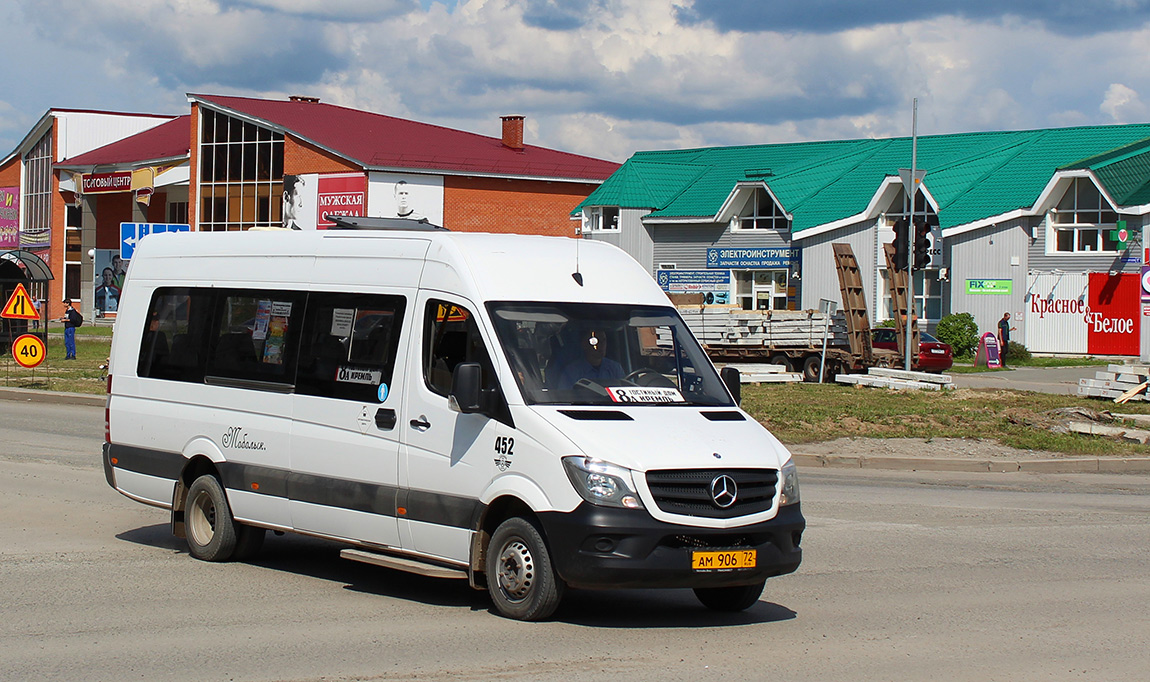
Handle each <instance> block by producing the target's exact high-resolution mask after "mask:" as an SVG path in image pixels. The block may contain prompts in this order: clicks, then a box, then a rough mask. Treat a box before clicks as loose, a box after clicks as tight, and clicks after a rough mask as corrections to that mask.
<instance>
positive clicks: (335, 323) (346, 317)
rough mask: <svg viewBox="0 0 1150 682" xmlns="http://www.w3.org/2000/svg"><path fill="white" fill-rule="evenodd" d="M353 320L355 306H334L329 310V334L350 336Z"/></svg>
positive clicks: (341, 336)
mask: <svg viewBox="0 0 1150 682" xmlns="http://www.w3.org/2000/svg"><path fill="white" fill-rule="evenodd" d="M353 322H355V308H336V309H334V310H332V311H331V335H332V336H338V337H340V338H341V339H342V338H343V337H345V336H351V325H352V323H353Z"/></svg>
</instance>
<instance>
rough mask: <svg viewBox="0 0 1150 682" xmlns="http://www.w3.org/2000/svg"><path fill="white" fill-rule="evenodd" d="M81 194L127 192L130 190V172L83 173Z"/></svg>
mask: <svg viewBox="0 0 1150 682" xmlns="http://www.w3.org/2000/svg"><path fill="white" fill-rule="evenodd" d="M80 182H81V185H80V187H81V190H80V191H81V193H82V194H105V193H108V192H128V191H131V189H132V171H117V172H115V173H84V174H83V175H82V176H81V180H80Z"/></svg>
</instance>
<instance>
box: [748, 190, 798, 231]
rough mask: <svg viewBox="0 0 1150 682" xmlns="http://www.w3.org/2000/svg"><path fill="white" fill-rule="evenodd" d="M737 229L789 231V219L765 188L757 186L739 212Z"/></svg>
mask: <svg viewBox="0 0 1150 682" xmlns="http://www.w3.org/2000/svg"><path fill="white" fill-rule="evenodd" d="M737 229H740V230H786V231H788V232H789V231H790V229H791V221H790V219H789V218H787V214H786V213H784V212H783V209H782V208H780V207H779V205H778V204H777V203H775V200H774V199H773V198H771V195H770V194H769V193H767V190H765V189H763V188H761V187H757V188H755V190H754V192H752V193H751V197H750V198H749V199H748V200H747V203H746V205H745V206H743V210H742V211H741V212H740V213H739V220H738V226H737Z"/></svg>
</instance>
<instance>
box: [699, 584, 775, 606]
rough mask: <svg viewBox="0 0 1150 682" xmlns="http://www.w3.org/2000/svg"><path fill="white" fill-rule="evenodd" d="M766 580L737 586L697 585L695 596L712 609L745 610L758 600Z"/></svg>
mask: <svg viewBox="0 0 1150 682" xmlns="http://www.w3.org/2000/svg"><path fill="white" fill-rule="evenodd" d="M766 585H767V581H765V580H764V581H762V582H758V583H755V584H753V585H739V586H738V587H697V588H695V596H696V597H698V599H699V601H700V602H702V603H703V606H706V607H707V608H708V609H711V610H712V611H726V612H728V613H734V612H736V611H746V610H747V609H749V608H751V607H752V606H754V605H755V604H757V603H758V602H759V597H761V596H762V594H763V588H764V587H766Z"/></svg>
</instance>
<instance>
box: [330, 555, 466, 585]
mask: <svg viewBox="0 0 1150 682" xmlns="http://www.w3.org/2000/svg"><path fill="white" fill-rule="evenodd" d="M339 556H340V557H341V558H343V559H351V560H352V561H362V562H363V563H365V564H373V565H375V566H383V567H384V568H394V569H395V570H397V571H406V572H407V573H416V574H418V575H425V576H427V577H429V578H454V579H457V580H466V579H467V571H464V570H463V569H460V568H449V567H447V566H437V565H435V564H428V563H424V562H422V561H415V560H413V559H402V558H400V557H396V556H391V555H388V554H378V553H376V552H365V551H363V550H362V549H344V550H341V551H340V553H339Z"/></svg>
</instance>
